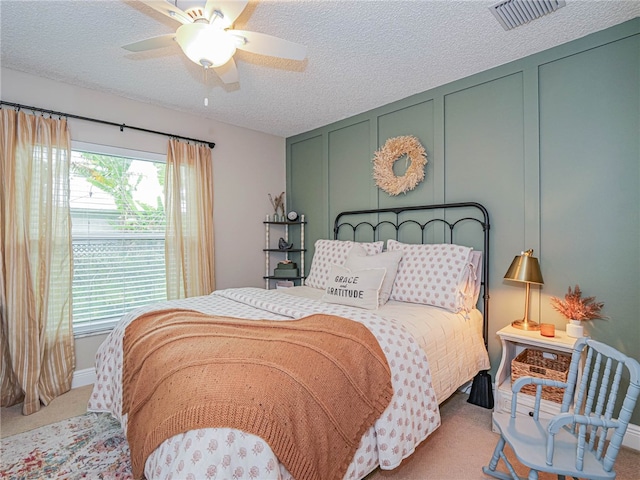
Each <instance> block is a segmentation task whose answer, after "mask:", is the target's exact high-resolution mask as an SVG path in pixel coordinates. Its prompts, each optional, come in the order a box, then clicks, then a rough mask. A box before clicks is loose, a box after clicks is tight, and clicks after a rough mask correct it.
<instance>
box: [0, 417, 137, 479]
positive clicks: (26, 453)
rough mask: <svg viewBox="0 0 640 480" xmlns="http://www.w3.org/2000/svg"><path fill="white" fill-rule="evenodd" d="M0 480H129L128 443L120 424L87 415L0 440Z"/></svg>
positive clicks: (108, 418) (112, 419)
mask: <svg viewBox="0 0 640 480" xmlns="http://www.w3.org/2000/svg"><path fill="white" fill-rule="evenodd" d="M1 457H2V463H1V464H0V478H2V479H16V480H17V479H20V480H22V479H43V478H65V479H77V478H91V479H94V478H95V479H105V480H106V479H113V480H115V479H118V480H124V479H131V478H133V476H132V475H131V463H130V461H129V445H128V444H127V439H126V437H125V435H124V433H123V431H122V428H121V427H120V423H118V421H117V420H115V419H114V418H113V417H112V416H111V415H109V414H106V413H85V414H84V415H80V416H78V417H73V418H70V419H68V420H63V421H61V422H58V423H54V424H51V425H46V426H44V427H40V428H37V429H35V430H31V431H28V432H24V433H19V434H17V435H13V436H11V437H6V438H3V439H2V455H1Z"/></svg>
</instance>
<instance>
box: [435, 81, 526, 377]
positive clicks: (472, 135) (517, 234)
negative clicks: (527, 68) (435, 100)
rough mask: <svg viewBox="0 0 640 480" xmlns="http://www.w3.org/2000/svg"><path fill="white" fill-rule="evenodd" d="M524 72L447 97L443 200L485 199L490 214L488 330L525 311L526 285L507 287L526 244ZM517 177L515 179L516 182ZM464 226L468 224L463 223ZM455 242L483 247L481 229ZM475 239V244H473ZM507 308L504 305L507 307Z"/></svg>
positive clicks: (493, 341)
mask: <svg viewBox="0 0 640 480" xmlns="http://www.w3.org/2000/svg"><path fill="white" fill-rule="evenodd" d="M523 111H524V105H523V76H522V73H521V72H518V73H515V74H512V75H508V76H505V77H501V78H497V79H495V80H492V81H489V82H484V83H481V84H479V85H474V86H472V87H469V88H465V89H463V90H460V91H457V92H453V93H450V94H448V95H446V96H445V98H444V117H445V118H444V132H445V143H444V145H445V161H444V170H445V179H444V185H445V200H446V202H448V203H451V202H465V201H469V200H474V201H478V202H480V203H482V204H483V205H484V206H485V207H486V208H487V210H488V211H489V212H490V222H491V230H490V248H491V255H492V262H493V265H495V266H496V268H493V269H492V270H491V271H490V278H489V285H490V287H491V288H490V291H491V303H493V304H494V306H495V305H500V308H494V309H493V310H492V311H491V315H490V322H489V332H495V331H497V330H499V329H500V328H502V327H503V326H504V325H505V324H508V323H509V322H511V321H513V320H515V319H516V318H512V315H513V313H512V312H513V311H516V312H518V310H519V313H520V317H518V318H521V317H522V314H523V313H524V286H523V285H522V284H513V285H506V284H505V285H503V283H504V280H503V276H504V274H505V272H506V271H507V268H508V267H509V264H510V263H511V261H512V260H513V257H514V255H516V254H518V253H520V251H521V250H522V249H523V248H524V247H525V238H524V218H523V215H522V212H523V210H524V192H523V188H522V178H523V177H524V170H523V168H524V160H523V157H524V135H523V130H524V129H523ZM514 179H517V180H516V181H514ZM465 227H466V225H465ZM458 233H459V234H458V236H457V237H456V238H455V242H456V243H460V244H462V245H469V246H472V247H475V248H478V249H482V243H481V241H480V242H478V240H481V239H482V237H481V236H479V235H478V230H477V229H470V230H466V229H463V230H461V231H460V232H458ZM474 242H475V243H474ZM504 307H506V308H504ZM489 343H490V346H491V348H490V350H491V351H492V353H493V354H492V358H491V364H492V365H496V364H497V363H498V362H499V360H500V345H499V340H498V339H497V338H495V337H494V336H493V335H491V336H490V338H489Z"/></svg>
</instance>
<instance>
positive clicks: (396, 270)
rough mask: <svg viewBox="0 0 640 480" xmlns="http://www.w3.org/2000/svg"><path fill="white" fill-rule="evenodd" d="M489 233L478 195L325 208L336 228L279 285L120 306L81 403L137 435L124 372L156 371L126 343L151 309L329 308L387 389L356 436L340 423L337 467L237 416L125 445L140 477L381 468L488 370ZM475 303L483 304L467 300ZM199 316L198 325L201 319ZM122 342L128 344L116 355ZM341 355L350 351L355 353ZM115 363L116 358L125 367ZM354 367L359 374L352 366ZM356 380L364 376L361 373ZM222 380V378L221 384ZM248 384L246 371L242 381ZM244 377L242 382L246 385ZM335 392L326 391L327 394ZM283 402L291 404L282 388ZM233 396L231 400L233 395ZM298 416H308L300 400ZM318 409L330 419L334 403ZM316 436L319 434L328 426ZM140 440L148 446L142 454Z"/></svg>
mask: <svg viewBox="0 0 640 480" xmlns="http://www.w3.org/2000/svg"><path fill="white" fill-rule="evenodd" d="M488 232H489V220H488V213H487V212H486V209H485V208H484V207H483V206H482V205H480V204H477V203H455V204H438V205H429V206H419V207H418V206H416V207H404V208H389V209H376V210H362V211H349V212H343V213H340V214H339V215H338V216H337V217H336V219H335V224H334V238H333V239H331V240H318V241H317V242H316V244H315V251H314V255H313V259H312V262H311V269H310V272H309V275H308V277H307V279H306V282H305V285H304V286H299V287H293V288H288V289H278V290H265V289H258V288H234V289H227V290H219V291H215V292H213V293H212V294H210V295H207V296H203V297H196V298H189V299H182V300H175V301H170V302H162V303H160V304H155V305H149V306H146V307H143V308H139V309H136V310H135V311H132V312H130V313H129V314H127V315H125V316H124V317H123V318H122V319H121V321H120V322H119V323H118V325H117V327H116V328H114V330H113V331H112V332H111V334H110V335H109V337H108V338H107V339H106V340H105V342H104V343H103V344H102V345H101V347H100V348H99V350H98V352H97V355H96V382H95V384H94V388H93V392H92V394H91V397H90V400H89V404H88V409H89V410H90V411H98V412H109V413H111V414H112V415H114V416H115V417H116V418H117V419H118V420H119V421H120V422H121V423H122V425H123V428H124V430H125V432H127V433H128V435H129V434H131V435H133V434H132V432H135V431H137V430H138V425H139V424H140V423H145V422H146V420H145V422H141V421H140V420H138V421H135V422H132V424H131V426H130V425H129V421H130V418H129V417H130V413H131V414H133V412H134V409H131V407H130V405H131V404H132V402H136V401H137V399H139V398H140V392H141V391H143V390H140V388H142V387H140V384H135V383H133V382H136V381H138V382H143V383H148V380H147V378H149V377H154V374H149V373H148V372H147V373H146V374H145V373H144V370H140V372H142V374H138V375H136V374H133V375H132V374H131V367H129V366H128V365H131V364H132V360H130V355H131V352H130V350H131V349H132V348H133V347H130V346H127V345H126V344H125V342H124V338H125V333H126V332H128V333H127V335H128V337H127V339H128V342H129V344H131V340H130V338H131V335H132V333H131V332H132V329H133V328H135V326H137V325H139V324H142V323H144V322H145V321H148V320H149V319H150V318H151V320H152V321H156V317H158V316H161V315H172V317H171V318H182V317H181V316H182V315H183V314H184V315H186V314H188V313H189V312H191V313H192V314H193V316H195V315H199V317H198V318H200V319H202V321H203V322H206V321H208V320H209V318H210V317H209V316H216V318H217V317H222V319H223V320H221V321H224V322H226V321H228V320H229V319H234V320H237V322H239V324H242V322H245V321H246V320H251V321H256V323H255V324H256V325H257V324H260V325H262V324H263V323H264V325H265V326H271V325H277V326H278V328H280V327H282V328H288V326H290V325H291V326H293V325H297V323H296V322H306V321H308V320H317V321H318V323H317V324H318V325H322V326H323V328H324V325H325V324H326V323H327V322H328V320H327V319H331V320H332V321H333V320H338V319H348V320H346V321H345V322H347V323H348V324H349V325H352V324H354V322H355V323H357V324H358V327H359V328H362V327H363V326H364V327H366V328H365V329H364V330H366V333H364V334H366V335H370V336H371V338H374V339H375V340H374V341H375V343H376V348H379V352H378V354H379V355H380V356H381V357H383V358H384V360H385V363H386V365H387V368H388V372H389V374H388V377H389V378H388V382H389V385H390V390H389V391H390V393H389V394H388V398H386V400H385V401H384V404H383V405H378V408H379V410H378V412H381V413H380V414H376V417H375V419H369V420H370V421H369V423H367V424H365V423H363V422H362V421H361V420H360V419H358V420H357V425H356V427H357V429H355V430H354V432H356V431H357V438H356V440H357V441H356V442H355V443H354V442H353V441H351V440H352V439H347V436H346V434H345V449H346V448H347V446H348V445H350V446H349V447H348V448H350V450H348V453H347V457H348V461H347V462H344V465H340V466H339V468H338V467H335V466H334V465H330V463H331V462H329V461H328V460H327V458H329V457H327V458H323V459H321V461H320V463H323V465H322V467H318V470H316V469H315V463H313V462H314V461H316V460H313V461H312V462H311V465H312V467H309V466H308V465H306V464H305V466H303V465H302V464H301V462H298V461H297V460H296V459H297V458H298V457H296V455H297V453H296V455H294V454H293V453H290V452H289V450H292V447H291V446H289V447H287V448H284V447H283V446H282V445H281V444H280V442H279V441H277V442H276V441H273V440H272V442H271V444H270V443H269V442H268V441H266V440H265V438H269V439H275V438H278V439H279V438H280V437H274V436H270V435H271V434H272V432H271V430H269V431H266V430H265V429H256V430H255V432H254V433H249V431H248V430H249V429H245V428H244V427H243V428H232V427H229V426H227V425H226V423H225V422H227V420H228V419H227V418H225V419H224V421H221V422H218V421H217V420H216V422H214V423H215V425H216V428H212V427H205V426H203V424H202V423H193V424H190V425H198V426H199V428H192V429H189V430H187V431H181V432H177V431H176V432H173V431H170V432H171V433H175V434H171V435H170V436H168V437H167V438H166V439H162V440H156V441H154V442H151V443H150V444H149V445H150V446H149V445H145V448H144V449H141V448H140V447H136V448H135V449H133V448H132V459H133V458H134V456H133V452H134V450H135V451H136V456H135V458H136V464H137V469H136V468H134V473H135V472H137V475H136V476H141V475H142V471H143V472H144V476H145V477H146V478H185V479H186V478H194V479H200V478H233V479H240V478H247V479H289V478H329V477H328V476H326V475H327V472H328V471H331V475H334V478H345V479H361V478H364V477H365V476H366V475H368V474H369V473H370V472H371V471H373V470H374V469H375V468H376V467H378V466H380V468H382V469H389V470H390V469H393V468H396V467H397V466H398V465H399V464H400V463H401V462H402V460H403V459H404V458H406V457H408V456H409V455H411V454H412V453H413V451H414V450H415V448H416V446H417V445H418V444H420V443H421V442H422V441H423V440H424V439H425V438H427V437H428V436H429V435H430V434H431V433H432V432H433V431H435V430H436V429H437V428H438V426H439V425H440V414H439V409H438V405H439V404H440V403H442V402H443V401H444V400H446V399H447V398H448V397H449V396H450V395H451V394H453V393H454V392H455V391H456V390H457V389H458V388H459V387H460V386H462V385H464V384H466V383H468V382H469V381H470V380H471V379H473V378H474V377H475V376H476V374H478V372H481V371H485V370H488V369H489V360H488V355H487V350H486V331H487V321H488V318H487V317H488V298H489V295H488V269H487V266H488V256H489V252H488V246H489V242H488V240H489V237H488ZM427 241H429V242H430V243H426V242H427ZM458 242H459V243H458ZM463 243H465V244H467V245H473V246H464V245H462V244H463ZM385 245H386V249H384V246H385ZM474 247H475V248H474ZM434 272H435V273H434ZM356 274H357V275H356ZM352 278H357V282H359V283H358V284H357V286H356V287H354V286H353V285H350V284H349V283H348V282H350V281H351V280H347V279H352ZM354 289H355V290H354ZM353 292H356V293H355V294H352V293H353ZM477 304H480V308H481V309H482V312H481V311H480V309H478V308H476V307H477ZM238 319H239V320H238ZM262 321H267V322H262ZM273 321H276V322H273ZM130 325H133V326H131V327H130ZM207 325H208V324H206V323H205V328H206V326H207ZM251 325H254V323H251ZM314 325H315V324H314ZM222 328H227V325H226V324H224V325H223V326H222ZM305 328H307V327H306V324H305ZM261 335H262V334H261ZM238 336H244V334H242V335H238ZM336 348H338V347H336ZM367 348H369V347H367ZM124 350H126V351H127V355H126V361H125V358H124V357H125V356H123V351H124ZM346 350H351V348H349V349H346ZM369 350H371V348H369ZM194 351H196V350H195V348H194ZM354 351H355V350H354ZM154 352H155V350H154ZM351 353H353V352H351ZM177 358H183V357H177ZM189 361H191V360H189ZM189 361H186V362H184V363H185V364H187V363H189ZM216 361H217V360H216ZM194 363H195V361H194ZM301 363H304V362H301ZM347 363H348V364H355V363H357V362H356V361H354V359H353V357H351V358H350V359H349V360H347ZM367 363H368V364H373V363H375V361H368V362H367ZM176 364H182V362H176V361H169V362H168V363H167V366H166V369H167V370H171V369H172V368H173V366H174V365H176ZM123 365H124V367H126V368H125V369H126V372H125V373H124V374H123ZM206 368H213V367H210V366H207V367H206ZM301 368H302V367H301ZM359 368H360V367H359ZM309 370H310V371H312V372H313V376H314V377H316V380H317V381H319V382H320V383H322V382H323V378H322V375H321V373H322V372H324V368H323V369H314V368H309ZM150 371H151V370H150ZM212 371H213V370H206V372H207V374H206V375H204V376H203V378H199V379H198V382H199V386H198V388H197V389H195V390H200V389H202V390H203V391H204V390H207V392H208V395H217V394H218V390H222V389H223V387H222V386H218V383H217V382H220V380H219V379H218V378H217V376H216V375H215V374H213V375H212V374H210V372H212ZM229 371H234V372H236V370H229ZM242 371H245V370H242ZM160 372H162V370H160ZM138 373H139V372H138ZM167 375H169V374H167ZM180 375H182V376H181V377H180V378H181V379H182V380H181V381H182V382H183V383H182V384H180V385H181V387H180V388H181V392H180V395H178V397H176V398H173V399H172V400H171V402H172V403H171V405H174V404H179V403H180V402H184V403H185V404H188V403H189V402H192V400H191V398H192V395H193V393H187V391H186V389H185V387H184V385H185V383H184V378H185V376H184V374H180ZM327 375H329V370H327ZM345 375H347V374H345ZM349 375H352V374H351V373H349ZM353 375H354V376H355V377H357V376H358V375H360V372H359V371H358V372H355V373H353ZM175 378H178V374H176V376H175ZM247 378H250V377H248V376H247ZM351 378H352V377H351V376H350V377H349V379H350V380H349V381H352V380H351ZM363 378H364V380H363V382H364V384H367V383H368V380H367V379H366V378H365V377H363ZM123 379H124V382H123ZM140 379H143V380H140ZM318 379H319V380H318ZM123 383H124V384H125V386H126V388H125V387H123ZM222 383H225V382H220V385H221V384H222ZM246 383H247V385H248V384H249V383H251V382H250V381H249V380H247V382H246ZM131 385H135V386H131ZM247 385H245V387H246V388H250V385H249V386H247ZM381 385H382V384H381ZM160 388H164V387H157V386H156V385H154V386H153V387H152V388H151V391H152V392H158V391H161V390H160ZM166 388H167V389H169V390H170V388H169V387H166ZM225 388H226V387H225ZM136 389H138V390H136ZM154 389H157V390H154ZM183 389H184V390H183ZM182 390H183V391H182ZM281 390H285V388H284V387H283V388H282V389H281ZM334 390H335V389H334ZM288 391H289V390H288V387H287V391H286V392H284V393H283V392H282V391H281V392H275V394H280V395H284V397H279V398H285V399H286V398H287V395H289V394H288ZM123 392H124V393H123ZM132 392H133V393H132ZM136 392H138V393H137V394H136ZM275 394H274V395H275ZM334 394H335V392H333V391H330V392H328V393H327V395H334ZM372 394H376V392H373V393H368V394H367V395H365V396H363V401H364V402H365V403H366V402H368V400H367V398H364V397H366V396H368V395H372ZM292 395H293V394H292ZM336 395H337V394H336ZM123 398H124V402H123ZM144 398H145V399H146V398H147V397H146V396H144ZM185 398H186V399H187V400H185ZM193 398H195V397H193ZM212 398H213V397H212ZM216 398H217V397H216ZM314 398H315V397H314ZM327 398H333V397H330V396H328V397H327ZM237 401H238V404H239V405H240V404H242V405H245V403H246V402H248V401H249V400H246V392H245V393H243V395H242V397H241V398H240V397H238V400H237ZM251 401H254V400H251ZM376 401H378V400H376ZM280 402H281V403H282V400H280ZM137 403H138V404H140V405H142V408H145V406H146V400H145V402H142V401H137ZM148 403H149V404H151V403H153V402H152V401H151V400H150V401H149V402H148ZM193 403H195V400H194V401H193ZM284 403H286V401H285V402H284ZM292 403H295V402H294V401H293V400H292ZM320 403H321V402H320ZM325 403H330V402H325ZM336 403H338V402H337V401H336ZM373 403H375V402H373ZM123 404H124V405H125V407H123ZM354 404H356V400H355V397H354ZM225 405H226V403H225ZM322 405H324V404H322ZM367 405H368V403H367ZM229 408H231V409H232V410H233V409H234V408H235V406H233V405H232V406H231V407H229ZM238 408H240V407H238ZM323 408H324V407H323ZM234 411H235V410H234ZM300 415H302V416H304V412H302V413H301V414H300ZM327 415H328V417H331V418H333V416H332V415H333V413H331V414H327ZM344 415H346V416H344V417H336V418H344V419H345V420H347V421H348V420H351V416H354V418H355V413H353V412H347V413H345V414H344ZM132 418H133V417H132ZM135 418H136V419H139V418H147V417H135ZM334 420H335V419H334ZM310 421H311V422H312V421H313V419H311V420H310V419H308V418H307V419H302V418H301V419H298V418H297V417H296V422H291V423H295V424H298V423H299V424H300V425H308V424H309V422H310ZM163 422H164V423H162V422H159V424H162V425H166V424H167V421H164V420H163ZM198 422H200V420H198ZM134 423H135V425H134ZM254 423H256V422H253V423H252V426H253V425H254ZM345 423H346V422H345ZM233 425H245V423H240V424H238V423H234V424H233ZM134 427H135V428H134ZM291 428H296V427H295V426H291ZM345 428H346V427H345ZM354 428H355V427H354ZM256 433H259V434H256ZM341 434H342V433H341ZM317 436H318V437H323V438H324V434H320V433H318V435H317ZM143 438H148V437H143ZM327 438H329V437H327ZM358 439H359V440H358ZM347 440H349V441H347ZM319 441H323V440H322V439H320V440H319ZM329 443H333V442H329ZM156 444H157V445H156ZM272 447H273V448H272ZM305 447H307V448H309V447H308V446H306V445H305ZM283 448H284V449H285V450H287V451H286V452H285V453H280V455H277V454H276V451H277V452H282V451H283ZM296 448H297V446H296ZM301 448H302V447H301ZM314 448H316V447H314ZM142 450H144V452H145V453H144V455H143V457H140V458H142V459H143V460H142V462H140V460H139V459H138V458H139V455H140V452H141V451H142ZM147 452H148V453H147ZM345 452H346V450H345ZM343 453H344V452H343ZM279 458H280V459H286V460H283V461H280V460H279ZM292 459H293V460H292ZM325 463H327V465H324V464H325ZM338 463H340V462H338ZM285 464H286V465H287V466H285ZM334 467H335V468H334ZM305 468H307V469H306V470H305ZM320 468H324V470H323V469H320ZM329 469H330V470H329ZM336 472H338V473H336ZM335 475H338V476H337V477H336V476H335Z"/></svg>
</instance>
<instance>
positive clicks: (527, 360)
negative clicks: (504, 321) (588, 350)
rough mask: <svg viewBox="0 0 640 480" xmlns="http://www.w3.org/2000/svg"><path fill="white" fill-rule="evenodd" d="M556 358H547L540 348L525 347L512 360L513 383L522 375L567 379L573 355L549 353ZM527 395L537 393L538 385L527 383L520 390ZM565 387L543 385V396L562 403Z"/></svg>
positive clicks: (563, 380) (562, 380) (564, 380)
mask: <svg viewBox="0 0 640 480" xmlns="http://www.w3.org/2000/svg"><path fill="white" fill-rule="evenodd" d="M547 355H553V357H554V358H545V357H544V356H543V352H542V351H540V350H533V349H529V348H527V349H525V350H523V351H522V352H521V353H520V354H519V355H518V356H517V357H516V358H514V359H513V360H512V361H511V384H513V382H515V381H516V380H517V379H518V378H520V377H536V378H548V379H550V380H559V381H561V382H566V381H567V375H568V374H569V364H570V363H571V356H570V355H565V354H563V353H547ZM520 392H522V393H526V394H527V395H535V394H536V385H525V386H524V387H522V389H521V390H520ZM563 395H564V388H558V387H542V398H543V399H545V400H550V401H552V402H556V403H562V396H563Z"/></svg>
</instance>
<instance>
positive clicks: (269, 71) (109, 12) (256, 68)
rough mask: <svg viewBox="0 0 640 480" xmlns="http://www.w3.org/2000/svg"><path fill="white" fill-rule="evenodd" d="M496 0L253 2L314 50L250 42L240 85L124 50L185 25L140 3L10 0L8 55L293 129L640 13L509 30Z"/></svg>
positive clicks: (156, 97)
mask: <svg viewBox="0 0 640 480" xmlns="http://www.w3.org/2000/svg"><path fill="white" fill-rule="evenodd" d="M494 3H496V0H491V1H485V0H466V1H454V0H441V1H435V0H414V1H394V0H385V1H358V0H332V1H331V0H322V1H317V0H316V1H309V0H295V1H294V0H291V1H282V0H280V1H273V0H261V1H252V2H251V3H250V4H249V5H248V6H247V8H246V9H245V11H244V12H243V13H242V15H241V16H240V17H239V18H238V20H237V21H236V24H235V28H238V29H245V30H254V31H258V32H262V33H267V34H270V35H274V36H277V37H281V38H284V39H287V40H291V41H294V42H298V43H302V44H304V45H307V47H308V53H307V59H306V60H305V61H303V62H295V61H284V60H279V59H275V58H271V57H263V56H259V55H255V54H250V53H247V52H242V51H238V52H237V53H236V55H235V59H236V63H237V65H238V71H239V75H240V82H239V83H236V84H231V85H224V84H223V83H222V82H220V81H219V80H218V78H217V77H216V76H215V74H210V75H208V76H207V78H206V79H205V76H204V72H203V70H202V69H201V68H200V67H198V66H197V65H196V64H194V63H192V62H190V61H189V60H188V59H187V58H186V57H185V56H184V55H183V54H182V52H181V50H180V48H179V47H178V46H177V45H176V46H175V47H169V48H165V49H161V50H155V51H153V52H145V53H135V54H134V53H130V52H127V51H126V50H123V49H122V48H120V47H121V46H122V45H125V44H128V43H132V42H135V41H138V40H142V39H145V38H148V37H151V36H155V35H162V34H165V33H172V32H174V31H175V29H176V28H177V27H178V26H179V25H180V24H179V23H177V22H173V21H172V20H171V19H169V18H167V17H165V16H163V15H162V14H160V13H157V12H156V11H155V10H153V9H151V8H149V7H147V6H146V5H144V4H141V3H139V2H136V1H135V0H124V1H122V0H64V1H59V0H36V1H30V0H0V22H1V28H2V30H1V43H0V46H1V50H2V57H1V59H0V61H1V65H2V66H3V67H6V68H10V69H14V70H19V71H23V72H28V73H32V74H35V75H38V76H43V77H47V78H51V79H54V80H58V81H62V82H65V83H69V84H73V85H78V86H81V87H86V88H90V89H94V90H100V91H105V92H110V93H114V94H117V95H121V96H124V97H127V98H131V99H135V100H138V101H142V102H145V103H150V104H155V105H161V106H164V107H168V108H171V109H175V110H180V111H186V112H190V113H192V114H195V115H199V116H202V117H205V118H210V119H215V120H218V121H222V122H226V123H230V124H233V125H238V126H243V127H247V128H251V129H254V130H258V131H262V132H267V133H271V134H275V135H279V136H283V137H288V136H291V135H295V134H298V133H302V132H305V131H308V130H311V129H314V128H317V127H319V126H322V125H326V124H328V123H331V122H334V121H337V120H340V119H343V118H346V117H350V116H352V115H355V114H358V113H361V112H364V111H367V110H370V109H372V108H375V107H379V106H381V105H384V104H387V103H390V102H392V101H395V100H399V99H401V98H405V97H407V96H410V95H412V94H415V93H419V92H423V91H425V90H428V89H430V88H433V87H436V86H439V85H442V84H445V83H448V82H451V81H453V80H456V79H459V78H462V77H466V76H468V75H471V74H474V73H477V72H480V71H483V70H486V69H488V68H491V67H495V66H498V65H501V64H504V63H507V62H510V61H512V60H515V59H517V58H520V57H523V56H526V55H529V54H532V53H535V52H539V51H542V50H545V49H547V48H550V47H553V46H555V45H559V44H562V43H565V42H567V41H570V40H573V39H576V38H579V37H583V36H585V35H587V34H589V33H592V32H595V31H598V30H602V29H605V28H607V27H610V26H613V25H616V24H619V23H622V22H623V21H625V20H628V19H631V18H634V17H637V16H640V0H609V1H597V0H566V7H564V8H561V9H559V10H558V11H557V12H555V13H553V14H550V15H547V16H545V17H542V18H541V19H538V20H535V21H533V22H531V23H529V24H527V25H524V26H522V27H519V28H517V29H514V30H511V31H508V32H507V31H504V30H503V28H502V27H501V26H500V24H499V23H498V22H497V20H496V19H495V18H494V17H493V15H492V14H491V13H490V11H489V10H488V7H489V6H491V5H493V4H494ZM205 96H206V97H208V98H209V106H208V107H205V106H204V98H205ZM5 100H6V99H5ZM68 113H74V112H68Z"/></svg>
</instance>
